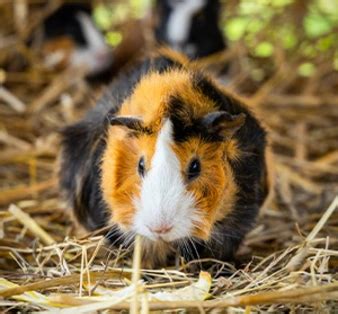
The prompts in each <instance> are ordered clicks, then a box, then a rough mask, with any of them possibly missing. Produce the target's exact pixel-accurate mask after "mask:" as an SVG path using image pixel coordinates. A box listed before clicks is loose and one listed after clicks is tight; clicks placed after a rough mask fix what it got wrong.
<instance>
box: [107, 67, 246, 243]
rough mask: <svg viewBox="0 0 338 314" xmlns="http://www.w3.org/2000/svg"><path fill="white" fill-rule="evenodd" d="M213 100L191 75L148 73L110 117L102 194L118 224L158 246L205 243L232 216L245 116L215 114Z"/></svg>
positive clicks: (177, 72)
mask: <svg viewBox="0 0 338 314" xmlns="http://www.w3.org/2000/svg"><path fill="white" fill-rule="evenodd" d="M198 80H200V79H198ZM198 80H197V81H198ZM208 84H211V83H210V82H209V81H208ZM209 96H210V95H205V94H204V93H203V92H202V90H201V89H200V88H199V87H198V84H197V83H196V79H194V74H192V73H189V72H187V71H183V70H171V71H168V72H164V73H161V74H160V73H151V74H148V75H147V76H145V77H144V78H143V79H142V80H141V81H140V82H139V83H138V84H137V86H136V87H135V89H134V91H133V94H132V95H131V96H130V97H129V98H128V99H127V100H126V101H125V102H124V104H123V105H122V109H121V110H120V112H118V114H114V115H110V116H109V121H110V126H109V130H108V135H107V143H106V149H105V152H104V154H103V159H102V164H101V172H102V175H101V176H102V177H101V186H102V190H103V198H104V200H105V202H106V203H107V205H108V207H109V210H110V211H111V222H112V223H113V224H117V225H118V226H119V227H120V228H121V229H122V230H124V231H132V232H133V233H138V234H141V235H143V236H145V237H146V238H148V239H150V240H153V241H158V240H162V241H165V242H172V241H179V240H180V239H184V238H186V237H194V238H199V239H201V240H208V239H209V238H210V236H211V233H212V230H213V226H214V224H215V222H216V221H218V220H221V219H222V218H224V217H225V216H226V215H227V214H229V213H230V212H231V211H232V209H233V206H234V203H235V201H236V193H237V186H236V183H235V180H234V175H233V173H232V169H231V166H230V163H229V161H230V160H231V159H237V158H238V157H239V154H240V152H239V148H238V145H237V141H236V138H235V137H234V134H235V133H236V131H237V130H238V129H239V128H240V127H241V126H242V125H243V123H244V121H245V115H244V114H238V115H231V114H229V113H227V112H225V111H221V110H218V109H219V108H218V107H217V106H218V105H217V104H216V103H215V102H214V101H213V100H212V99H211V98H210V97H209Z"/></svg>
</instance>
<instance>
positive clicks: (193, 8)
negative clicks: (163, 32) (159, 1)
mask: <svg viewBox="0 0 338 314" xmlns="http://www.w3.org/2000/svg"><path fill="white" fill-rule="evenodd" d="M205 4H206V0H184V1H180V2H176V1H173V2H172V3H170V6H171V8H172V12H171V14H170V16H169V20H168V25H167V37H168V39H169V41H170V43H171V44H172V45H173V46H174V48H175V45H178V46H179V45H181V44H183V43H184V42H185V41H186V40H187V39H188V36H189V32H190V29H191V24H192V18H193V16H194V15H195V14H196V13H197V12H198V11H199V10H200V9H202V8H203V7H204V6H205Z"/></svg>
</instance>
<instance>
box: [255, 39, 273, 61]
mask: <svg viewBox="0 0 338 314" xmlns="http://www.w3.org/2000/svg"><path fill="white" fill-rule="evenodd" d="M272 53H273V46H272V44H271V43H269V42H267V41H262V42H260V43H259V44H258V45H257V46H256V48H255V55H256V56H257V57H263V58H264V57H270V56H271V55H272Z"/></svg>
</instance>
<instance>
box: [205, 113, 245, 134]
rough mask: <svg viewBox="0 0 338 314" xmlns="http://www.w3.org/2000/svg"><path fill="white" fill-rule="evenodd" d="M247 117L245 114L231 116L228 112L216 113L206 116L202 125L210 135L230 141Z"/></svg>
mask: <svg viewBox="0 0 338 314" xmlns="http://www.w3.org/2000/svg"><path fill="white" fill-rule="evenodd" d="M245 117H246V115H245V114H244V113H240V114H237V115H231V114H230V113H228V112H226V111H216V112H212V113H209V114H207V115H205V116H204V117H203V119H202V124H203V125H204V127H205V128H206V130H207V132H208V133H211V134H215V135H218V136H220V137H221V138H224V139H229V138H231V137H232V136H233V135H234V134H235V133H236V132H237V131H238V130H239V129H240V128H241V127H242V125H243V124H244V122H245Z"/></svg>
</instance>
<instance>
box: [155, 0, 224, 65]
mask: <svg viewBox="0 0 338 314" xmlns="http://www.w3.org/2000/svg"><path fill="white" fill-rule="evenodd" d="M155 12H156V15H157V20H158V21H159V23H158V24H157V25H156V28H155V37H156V39H157V41H158V42H159V43H161V44H167V45H170V41H169V39H168V36H167V31H166V30H167V25H168V21H169V18H170V15H171V13H172V8H171V7H170V5H169V0H157V1H156V7H155ZM219 16H220V3H219V1H218V0H207V3H206V5H205V7H204V8H203V9H202V10H201V11H200V12H199V13H197V14H196V15H195V16H194V17H193V19H192V24H191V27H190V32H189V35H188V38H187V40H186V42H183V43H181V45H180V47H179V49H180V50H181V51H182V52H184V53H186V54H187V55H188V56H189V57H190V58H192V59H197V58H202V57H206V56H208V55H210V54H213V53H216V52H218V51H221V50H223V49H225V48H226V43H225V41H224V39H223V35H222V31H221V29H220V27H219V26H218V23H219ZM192 45H193V46H194V47H196V51H194V52H190V51H189V48H188V47H189V46H192Z"/></svg>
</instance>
